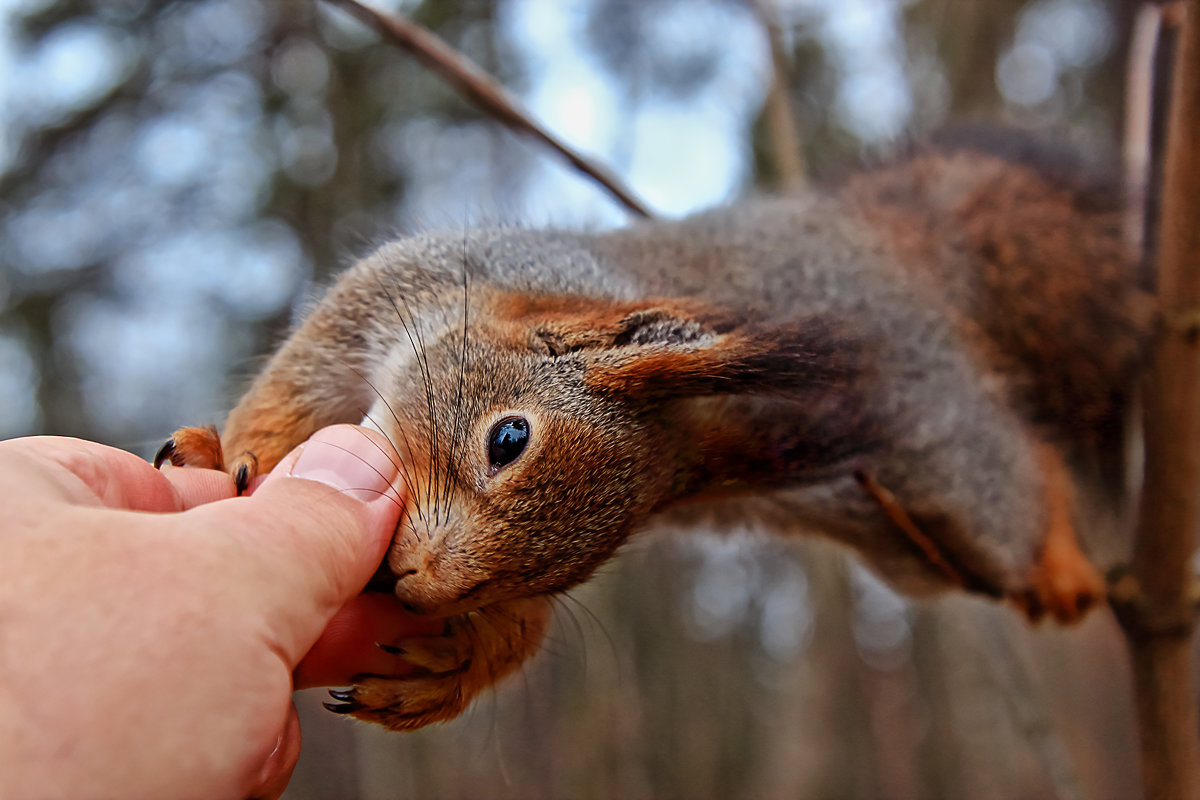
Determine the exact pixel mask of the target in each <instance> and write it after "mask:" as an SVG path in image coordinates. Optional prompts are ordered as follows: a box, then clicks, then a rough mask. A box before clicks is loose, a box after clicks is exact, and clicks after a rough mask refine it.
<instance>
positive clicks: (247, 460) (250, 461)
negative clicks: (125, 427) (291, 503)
mask: <svg viewBox="0 0 1200 800" xmlns="http://www.w3.org/2000/svg"><path fill="white" fill-rule="evenodd" d="M168 461H169V462H171V464H173V465H174V466H176V467H202V468H204V469H215V470H220V471H221V472H225V471H226V464H225V453H224V450H223V449H222V448H221V435H220V434H219V433H217V429H216V427H214V426H212V425H209V426H207V427H204V428H180V429H179V430H177V431H175V433H173V434H171V438H170V439H167V441H166V442H165V443H164V444H163V446H162V447H160V448H159V449H158V453H157V454H155V456H154V466H155V468H158V467H161V466H162V465H163V464H164V463H166V462H168ZM228 472H229V474H230V475H231V476H233V482H234V483H235V484H236V485H237V490H238V494H242V493H243V492H245V491H246V489H247V487H249V485H250V481H252V480H253V479H254V477H255V476H256V475H258V459H256V458H255V457H254V454H253V453H242V454H241V455H240V456H238V457H237V458H235V459H234V460H233V461H232V462H230V464H229V465H228Z"/></svg>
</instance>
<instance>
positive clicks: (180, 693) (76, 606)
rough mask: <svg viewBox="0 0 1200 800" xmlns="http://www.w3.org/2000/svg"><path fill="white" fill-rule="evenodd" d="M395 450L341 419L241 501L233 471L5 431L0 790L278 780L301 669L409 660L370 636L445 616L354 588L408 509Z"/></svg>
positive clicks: (228, 788)
mask: <svg viewBox="0 0 1200 800" xmlns="http://www.w3.org/2000/svg"><path fill="white" fill-rule="evenodd" d="M398 463H399V459H398V458H397V457H396V455H395V453H394V451H393V450H392V448H391V446H390V445H389V444H388V443H387V442H386V440H385V439H384V437H382V436H381V435H379V434H377V433H375V432H373V431H368V430H366V429H363V428H355V427H352V426H335V427H333V428H327V429H325V430H323V431H320V432H318V433H317V434H316V435H315V436H314V437H313V438H312V439H310V440H309V442H307V443H306V444H305V445H302V446H301V447H300V448H297V450H295V451H293V452H292V453H291V454H289V455H288V456H287V457H286V458H285V459H284V460H283V461H282V462H281V463H280V464H279V466H278V467H276V469H275V470H274V471H272V473H271V475H270V476H268V477H267V478H266V479H265V481H264V482H262V483H261V484H260V485H259V486H258V487H257V488H256V489H255V491H254V492H253V494H252V496H249V497H241V498H238V497H234V494H235V490H234V487H233V483H232V481H231V480H230V479H229V477H228V476H227V475H224V474H222V473H219V472H214V471H210V470H195V469H181V468H168V469H167V470H165V471H164V472H159V471H157V470H155V469H154V468H153V467H152V466H150V465H149V464H147V463H146V462H144V461H142V460H141V459H139V458H137V457H136V456H133V455H131V454H129V453H126V452H123V451H120V450H116V449H113V448H108V447H104V446H102V445H98V444H95V443H92V442H85V441H79V440H73V439H63V438H56V437H33V438H27V439H17V440H12V441H8V442H0V508H3V509H4V516H5V519H4V521H3V522H0V707H2V708H4V709H5V712H4V714H2V715H0V776H2V777H0V787H2V788H3V789H4V791H3V792H2V793H3V794H4V795H5V796H10V793H11V796H13V797H21V798H42V797H45V798H51V797H71V798H79V797H120V798H185V797H197V798H201V797H202V798H221V797H230V798H239V797H250V796H254V797H275V796H278V794H280V793H281V792H282V791H283V788H284V787H285V786H286V783H287V780H288V778H289V777H290V776H291V771H292V769H293V768H294V766H295V763H296V759H297V757H298V755H299V748H300V736H299V723H298V720H297V717H296V712H295V708H294V706H293V705H292V703H291V692H292V690H293V688H304V687H306V686H318V685H341V684H346V683H349V682H350V677H351V676H352V675H354V674H357V673H376V674H386V675H401V674H404V673H405V671H406V670H411V669H412V668H411V667H408V666H407V665H405V664H404V662H403V661H401V660H400V659H399V658H397V657H396V656H393V655H389V654H388V653H386V652H384V651H383V650H382V649H381V648H379V647H377V646H376V645H375V643H376V642H388V641H392V640H396V639H400V638H404V637H405V636H411V635H422V634H429V633H434V632H436V631H435V630H431V628H436V627H437V625H438V623H437V622H436V621H429V620H421V619H419V618H416V617H412V616H411V615H409V614H407V613H406V612H404V611H403V610H402V609H400V607H399V605H398V604H397V603H394V602H393V601H392V598H390V597H389V596H384V595H360V594H359V592H360V591H361V590H362V588H363V587H364V586H365V584H366V583H367V581H368V580H369V579H370V577H371V575H372V574H373V572H374V570H375V569H376V567H377V566H378V564H379V563H380V562H381V561H382V559H383V556H384V553H385V551H386V549H387V546H388V542H389V540H390V538H391V535H392V532H393V531H394V529H395V526H396V522H397V519H398V516H399V513H400V509H401V505H402V500H403V498H402V497H401V496H400V494H399V493H398V489H397V486H398V485H399V484H400V481H399V480H397V467H396V464H398ZM289 476H290V477H289ZM299 478H307V480H300V479H299Z"/></svg>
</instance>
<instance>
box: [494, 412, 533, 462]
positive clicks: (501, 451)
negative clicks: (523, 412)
mask: <svg viewBox="0 0 1200 800" xmlns="http://www.w3.org/2000/svg"><path fill="white" fill-rule="evenodd" d="M528 443H529V423H528V422H526V421H525V420H524V419H522V418H521V417H509V418H508V419H502V420H500V421H499V422H497V423H496V424H495V425H493V426H492V432H491V433H489V434H488V462H489V463H490V464H491V465H492V469H493V470H498V469H500V468H501V467H504V466H507V465H509V464H511V463H512V462H514V461H516V460H517V456H519V455H521V453H522V452H524V451H525V445H526V444H528Z"/></svg>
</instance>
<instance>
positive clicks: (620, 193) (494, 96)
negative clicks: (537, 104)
mask: <svg viewBox="0 0 1200 800" xmlns="http://www.w3.org/2000/svg"><path fill="white" fill-rule="evenodd" d="M325 2H327V3H329V4H330V5H334V6H338V7H340V8H342V9H343V10H344V11H346V12H347V13H349V14H350V15H351V16H354V17H356V18H357V19H359V20H360V21H362V22H364V23H366V24H367V25H368V26H369V27H371V28H373V29H374V30H375V31H376V32H377V33H378V34H379V35H381V36H383V37H384V38H385V39H388V40H390V41H391V42H393V43H394V44H396V45H399V46H400V47H402V48H404V49H405V50H406V51H408V52H409V53H410V54H411V55H412V56H413V58H415V59H417V60H418V61H420V62H421V63H422V64H424V65H425V66H426V67H428V68H429V69H431V70H433V71H434V72H436V73H437V74H438V75H440V76H441V77H442V79H443V80H445V81H446V82H447V83H449V84H450V85H452V86H453V87H454V88H456V89H457V90H458V91H459V92H461V93H462V94H463V95H464V96H465V97H467V99H469V100H470V101H471V102H472V103H474V104H475V105H476V106H478V107H479V108H481V109H483V110H484V111H485V112H487V113H488V114H490V115H491V116H493V117H495V118H496V119H498V120H499V121H500V122H502V123H504V124H505V125H507V126H508V127H510V128H512V129H513V130H515V131H518V132H521V133H526V134H528V135H530V136H533V137H534V138H536V139H539V140H541V141H542V142H544V143H545V144H547V145H549V146H550V147H552V148H553V149H554V150H556V151H558V153H559V154H560V155H562V156H563V158H565V159H566V160H567V161H568V162H570V164H571V166H573V167H575V169H577V170H579V171H580V172H582V173H584V174H585V175H587V176H588V177H590V178H591V179H592V180H594V181H596V182H597V183H599V184H600V185H601V186H602V187H604V189H605V190H607V191H608V193H609V194H611V195H612V196H613V197H615V198H616V199H617V200H618V201H620V202H621V204H623V205H624V206H625V207H626V208H628V209H629V210H630V211H632V212H633V213H634V214H637V215H638V216H642V217H647V218H651V217H653V216H654V214H652V213H651V212H650V210H649V209H648V208H647V207H646V205H645V204H644V203H642V201H641V200H639V199H638V198H637V197H636V196H635V195H634V194H633V192H632V191H630V190H629V189H628V188H627V187H625V186H624V185H623V184H622V183H621V181H620V179H619V178H617V177H616V176H615V175H613V174H612V173H610V172H609V171H608V170H606V169H605V168H604V167H602V166H600V165H599V164H597V163H596V162H594V161H592V160H591V159H589V158H587V157H586V156H583V155H581V154H580V153H578V152H576V151H575V150H573V149H572V148H571V147H570V146H568V145H567V144H566V143H564V142H562V141H561V140H560V139H558V138H557V137H556V136H554V134H552V133H550V132H549V131H548V130H546V129H545V128H544V127H542V126H541V125H540V124H539V123H538V122H536V121H535V120H534V119H533V118H532V116H531V115H530V114H529V112H528V111H526V110H525V109H523V108H522V107H521V104H520V101H518V100H517V99H516V98H515V97H513V96H512V94H511V93H510V92H509V91H508V90H506V89H505V88H504V87H503V86H501V85H500V84H499V83H497V82H496V81H494V80H493V79H492V78H491V76H490V75H488V74H487V73H486V72H484V71H483V70H482V69H481V68H480V67H479V66H478V65H477V64H475V63H474V62H472V61H471V60H470V59H468V58H467V57H466V56H464V55H462V54H461V53H459V52H457V51H456V50H454V48H452V47H450V45H448V44H446V43H445V42H444V41H442V40H441V39H439V38H438V37H437V36H435V35H434V34H432V33H430V32H429V31H427V30H425V29H424V28H422V27H420V26H419V25H414V24H413V23H411V22H409V21H408V20H406V19H403V18H401V17H398V16H389V15H384V14H381V13H379V12H378V11H375V10H373V9H370V8H368V7H366V6H364V5H363V4H361V3H359V2H357V0H325Z"/></svg>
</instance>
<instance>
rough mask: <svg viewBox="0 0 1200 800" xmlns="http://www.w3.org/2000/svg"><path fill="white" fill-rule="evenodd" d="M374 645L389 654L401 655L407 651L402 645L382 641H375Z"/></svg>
mask: <svg viewBox="0 0 1200 800" xmlns="http://www.w3.org/2000/svg"><path fill="white" fill-rule="evenodd" d="M375 646H376V647H378V648H379V649H380V650H382V651H383V652H385V653H387V654H388V655H391V656H402V655H404V654H405V653H407V652H408V651H407V650H405V649H404V648H403V647H396V645H394V644H384V643H383V642H376V643H375Z"/></svg>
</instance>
